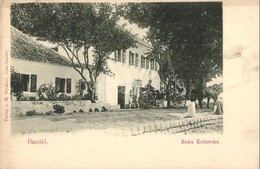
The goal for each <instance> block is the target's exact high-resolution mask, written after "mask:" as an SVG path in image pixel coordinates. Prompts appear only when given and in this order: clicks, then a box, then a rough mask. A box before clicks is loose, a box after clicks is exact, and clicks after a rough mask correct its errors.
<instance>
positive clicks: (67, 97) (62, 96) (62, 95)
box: [58, 94, 71, 101]
mask: <svg viewBox="0 0 260 169" xmlns="http://www.w3.org/2000/svg"><path fill="white" fill-rule="evenodd" d="M58 100H60V101H63V100H71V97H70V96H68V95H66V94H60V95H59V98H58Z"/></svg>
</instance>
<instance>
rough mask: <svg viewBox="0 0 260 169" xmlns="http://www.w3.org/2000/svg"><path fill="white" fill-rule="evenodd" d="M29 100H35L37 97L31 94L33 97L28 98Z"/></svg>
mask: <svg viewBox="0 0 260 169" xmlns="http://www.w3.org/2000/svg"><path fill="white" fill-rule="evenodd" d="M28 100H29V101H35V100H36V98H35V97H34V96H31V97H29V98H28Z"/></svg>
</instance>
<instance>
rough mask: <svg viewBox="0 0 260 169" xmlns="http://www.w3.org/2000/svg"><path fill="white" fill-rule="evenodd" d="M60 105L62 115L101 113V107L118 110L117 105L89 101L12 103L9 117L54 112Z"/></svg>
mask: <svg viewBox="0 0 260 169" xmlns="http://www.w3.org/2000/svg"><path fill="white" fill-rule="evenodd" d="M55 104H58V105H62V106H64V108H65V112H64V113H72V112H73V111H76V112H79V111H80V110H83V111H84V112H89V111H90V110H91V111H95V110H96V109H98V111H101V110H102V108H103V107H105V108H106V109H107V110H114V109H120V106H119V105H115V106H110V105H109V104H107V103H103V102H97V103H91V102H90V101H89V100H77V101H75V100H73V101H13V102H11V116H16V115H20V114H23V115H25V114H26V112H27V111H33V110H35V111H36V112H37V113H43V114H44V113H46V112H48V111H54V110H53V105H55Z"/></svg>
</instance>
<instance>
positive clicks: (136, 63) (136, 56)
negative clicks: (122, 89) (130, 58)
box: [135, 53, 139, 67]
mask: <svg viewBox="0 0 260 169" xmlns="http://www.w3.org/2000/svg"><path fill="white" fill-rule="evenodd" d="M138 63H139V56H138V53H136V54H135V66H136V67H138V66H139V64H138Z"/></svg>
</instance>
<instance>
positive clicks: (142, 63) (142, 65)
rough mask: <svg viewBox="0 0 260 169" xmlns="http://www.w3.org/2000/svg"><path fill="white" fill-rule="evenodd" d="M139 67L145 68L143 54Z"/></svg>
mask: <svg viewBox="0 0 260 169" xmlns="http://www.w3.org/2000/svg"><path fill="white" fill-rule="evenodd" d="M141 68H145V58H144V56H143V55H142V56H141Z"/></svg>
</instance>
